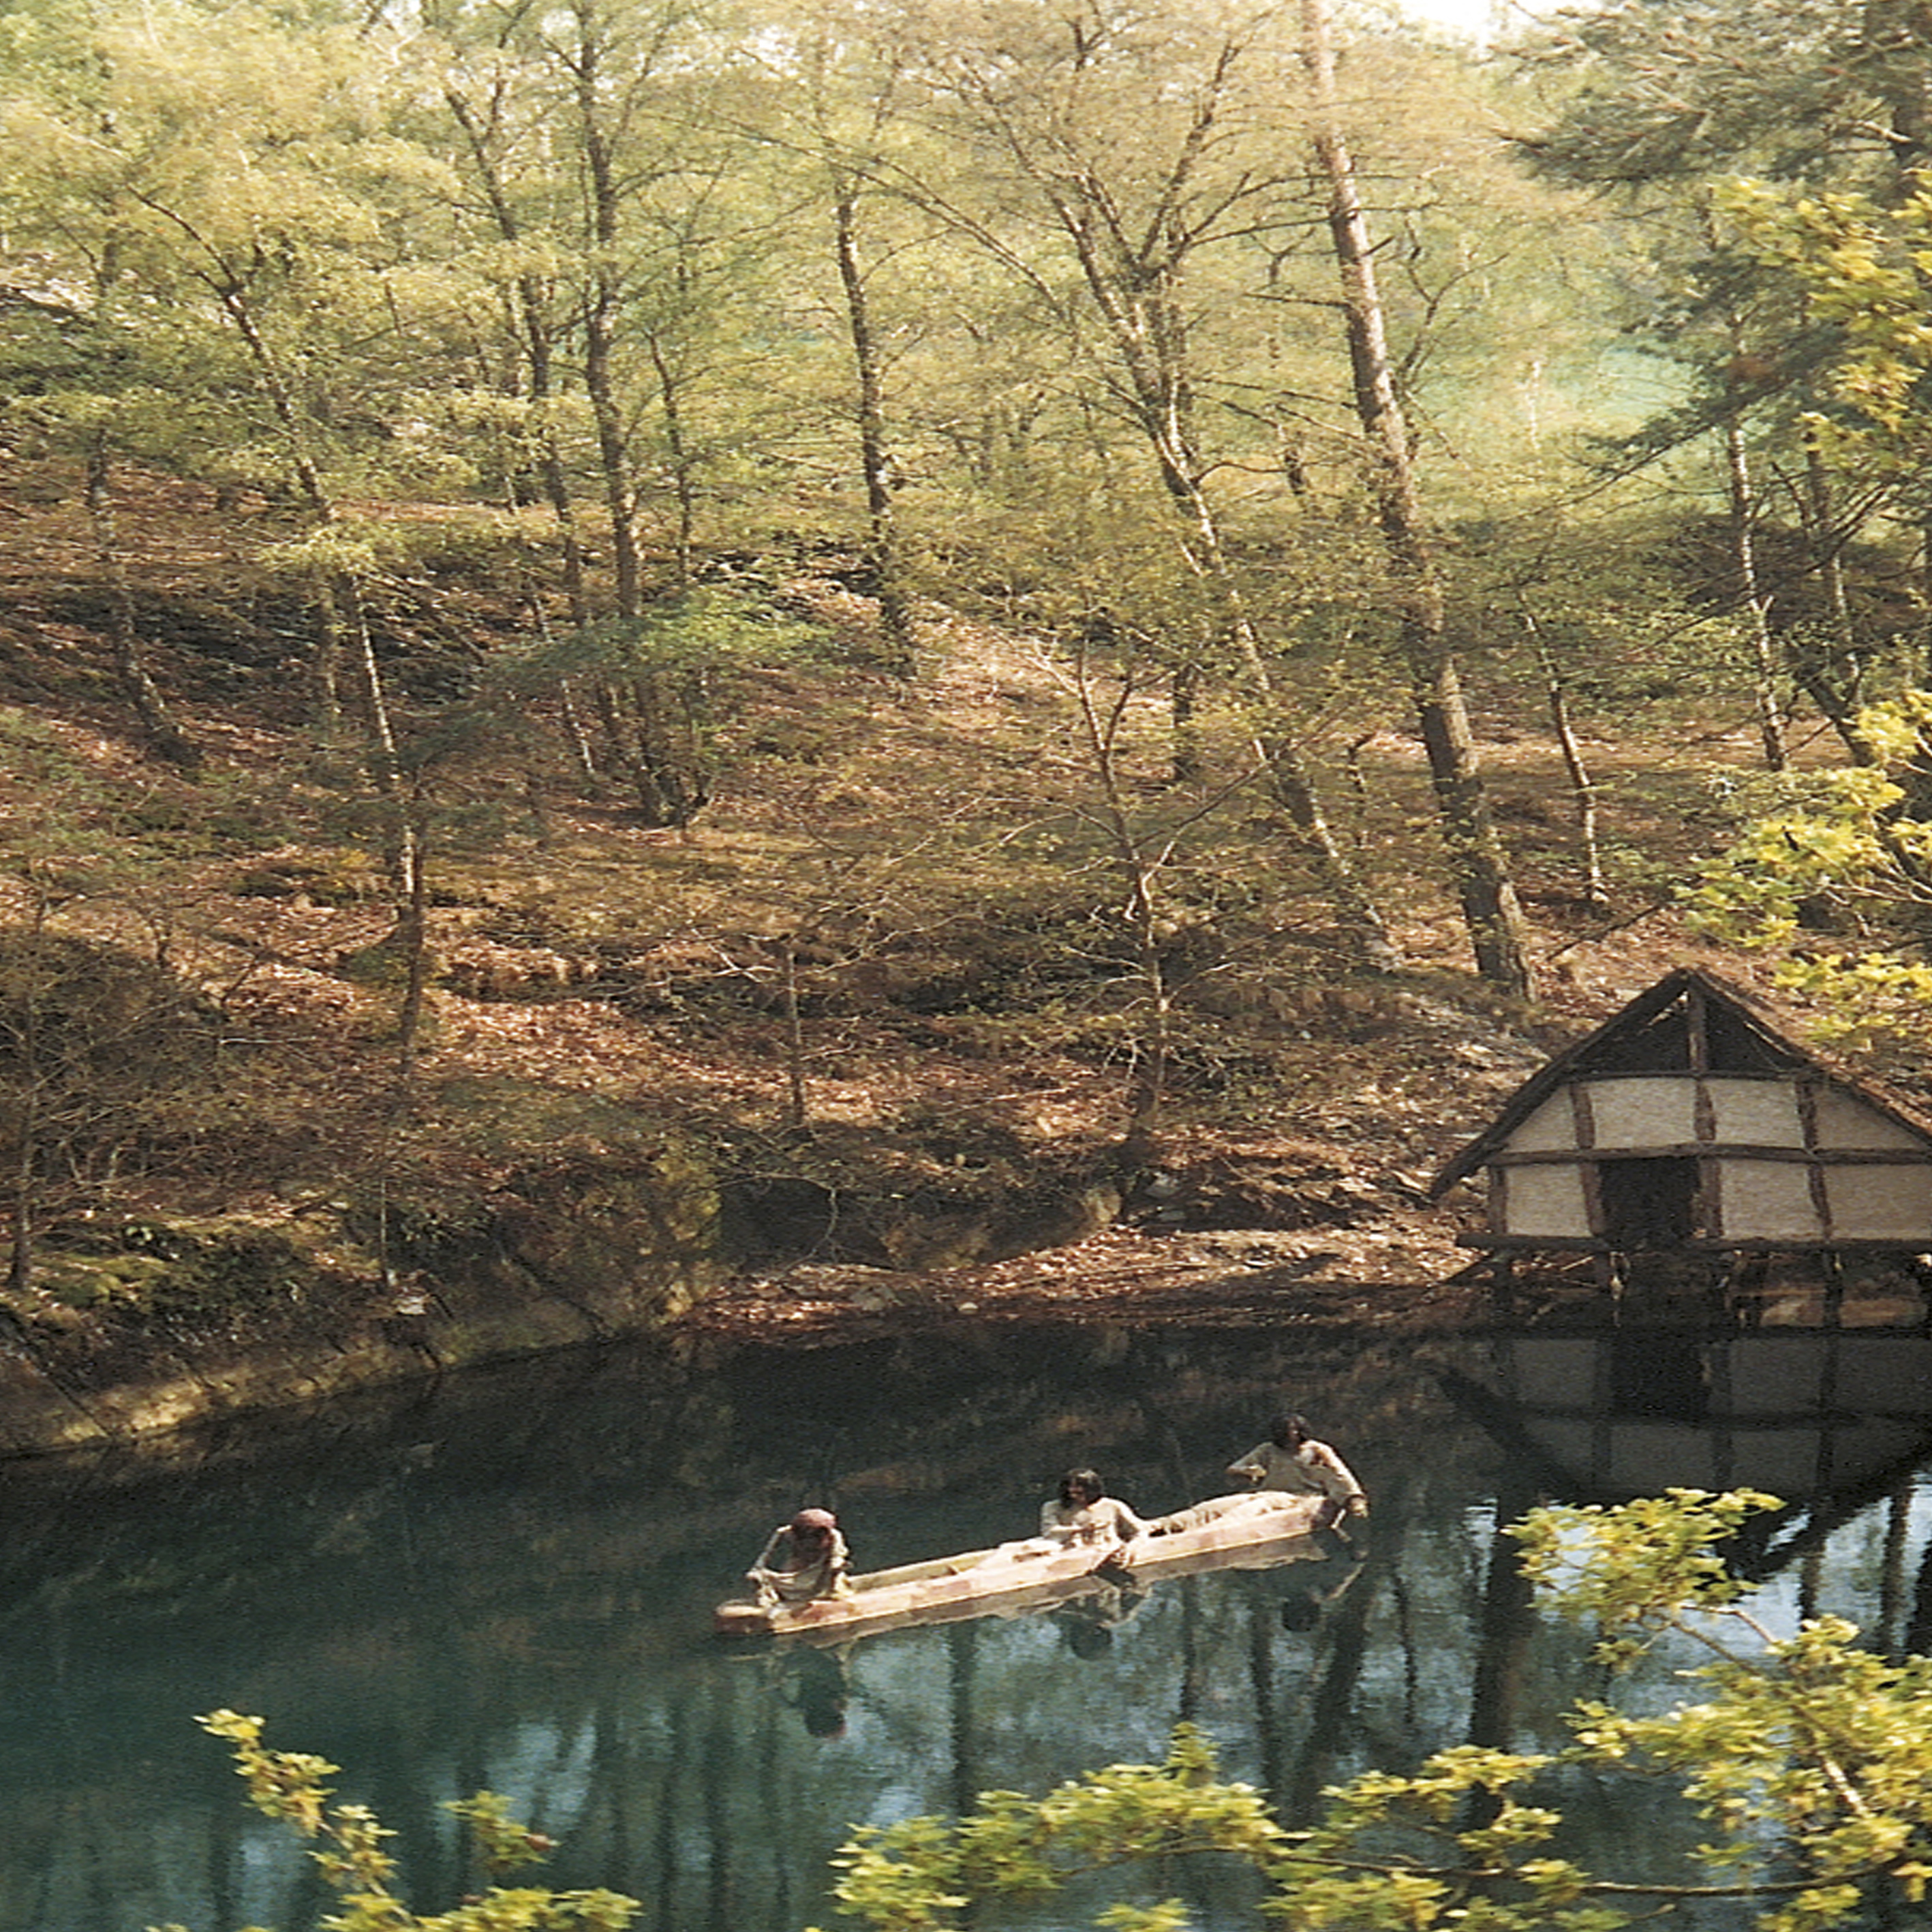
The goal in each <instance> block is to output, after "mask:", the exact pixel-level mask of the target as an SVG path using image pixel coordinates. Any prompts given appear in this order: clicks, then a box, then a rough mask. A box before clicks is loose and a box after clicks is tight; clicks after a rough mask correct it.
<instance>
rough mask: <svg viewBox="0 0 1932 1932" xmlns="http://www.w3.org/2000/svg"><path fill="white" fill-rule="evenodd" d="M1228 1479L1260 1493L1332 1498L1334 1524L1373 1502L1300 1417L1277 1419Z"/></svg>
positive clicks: (1330, 1517) (1232, 1468)
mask: <svg viewBox="0 0 1932 1932" xmlns="http://www.w3.org/2000/svg"><path fill="white" fill-rule="evenodd" d="M1228 1474H1229V1475H1231V1476H1232V1477H1234V1478H1235V1480H1236V1481H1239V1482H1244V1483H1247V1484H1250V1486H1251V1487H1253V1488H1254V1489H1256V1490H1286V1492H1287V1493H1289V1495H1290V1496H1326V1497H1327V1498H1328V1502H1329V1504H1330V1505H1331V1507H1330V1508H1329V1509H1328V1510H1327V1511H1325V1512H1324V1514H1325V1517H1326V1519H1327V1520H1328V1522H1330V1523H1334V1522H1335V1521H1336V1520H1337V1519H1338V1518H1340V1517H1344V1516H1367V1514H1368V1513H1369V1499H1368V1496H1367V1493H1366V1492H1365V1491H1364V1490H1363V1487H1362V1486H1361V1484H1360V1483H1358V1481H1356V1480H1355V1472H1354V1471H1353V1470H1352V1469H1350V1468H1349V1466H1348V1464H1347V1463H1345V1462H1343V1460H1342V1459H1341V1457H1340V1456H1338V1455H1337V1454H1336V1453H1335V1451H1334V1450H1333V1449H1331V1448H1329V1446H1328V1444H1327V1443H1325V1442H1316V1439H1314V1437H1313V1436H1311V1435H1310V1433H1308V1424H1307V1422H1306V1421H1304V1419H1303V1418H1301V1416H1299V1415H1292V1414H1289V1415H1278V1416H1277V1417H1276V1418H1275V1420H1274V1427H1273V1428H1272V1429H1271V1430H1269V1432H1268V1440H1267V1441H1266V1442H1258V1443H1256V1445H1255V1446H1254V1448H1252V1449H1250V1451H1248V1453H1247V1454H1246V1455H1245V1456H1238V1457H1235V1460H1234V1461H1233V1462H1232V1463H1229V1465H1228Z"/></svg>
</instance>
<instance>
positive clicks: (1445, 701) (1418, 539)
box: [1301, 0, 1535, 998]
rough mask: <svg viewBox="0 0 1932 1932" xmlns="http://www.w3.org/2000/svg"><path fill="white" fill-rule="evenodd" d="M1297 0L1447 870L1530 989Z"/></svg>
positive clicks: (1358, 208)
mask: <svg viewBox="0 0 1932 1932" xmlns="http://www.w3.org/2000/svg"><path fill="white" fill-rule="evenodd" d="M1301 59H1302V65H1303V67H1304V69H1305V71H1307V76H1308V84H1309V90H1310V104H1311V109H1312V114H1313V127H1312V128H1311V130H1310V133H1311V137H1312V139H1313V145H1314V149H1315V154H1316V162H1317V163H1318V165H1319V168H1320V169H1321V172H1322V176H1323V178H1324V179H1325V181H1326V183H1327V184H1328V233H1329V238H1330V241H1331V245H1332V246H1333V248H1334V254H1335V263H1336V267H1337V271H1338V272H1339V273H1340V278H1341V284H1342V315H1343V329H1344V332H1345V334H1346V337H1347V340H1348V346H1349V371H1350V374H1351V376H1352V378H1353V389H1354V394H1355V413H1356V416H1357V417H1358V419H1359V421H1360V422H1361V430H1362V437H1363V440H1364V444H1365V446H1366V448H1367V463H1368V471H1369V493H1370V497H1371V499H1373V502H1374V505H1375V514H1376V527H1377V529H1379V531H1380V532H1381V533H1382V544H1383V547H1384V550H1385V553H1386V555H1387V558H1388V570H1389V580H1390V585H1391V590H1392V592H1393V593H1394V598H1395V601H1396V604H1397V625H1398V628H1399V630H1400V635H1401V639H1402V652H1403V661H1404V663H1405V664H1406V667H1407V670H1408V673H1409V688H1410V692H1411V695H1412V699H1413V700H1414V703H1415V713H1416V719H1417V723H1418V727H1419V728H1420V730H1421V735H1422V742H1423V744H1424V748H1426V750H1427V753H1428V757H1429V771H1430V778H1431V779H1432V780H1433V783H1434V785H1435V788H1436V811H1437V814H1438V816H1439V818H1440V820H1441V823H1442V835H1443V842H1444V844H1445V847H1447V849H1448V856H1449V869H1450V873H1451V877H1453V878H1454V880H1455V883H1456V889H1457V896H1458V897H1459V898H1460V900H1461V901H1462V907H1463V922H1464V924H1465V925H1466V926H1467V927H1468V929H1469V935H1470V938H1471V940H1472V943H1473V944H1474V947H1475V955H1476V967H1477V971H1478V972H1479V973H1481V975H1482V977H1484V979H1486V980H1490V981H1491V982H1492V983H1493V984H1495V985H1496V986H1500V987H1502V989H1504V990H1505V992H1509V993H1512V994H1514V995H1517V997H1518V998H1528V997H1529V995H1530V994H1532V992H1534V991H1535V980H1534V977H1533V975H1532V971H1531V968H1530V960H1529V928H1528V926H1527V925H1526V922H1525V921H1524V919H1523V908H1522V906H1521V904H1520V902H1519V901H1518V900H1517V892H1516V885H1515V882H1514V880H1513V879H1512V878H1511V876H1510V870H1509V862H1508V858H1507V856H1505V853H1504V851H1503V847H1502V838H1501V837H1500V836H1499V834H1498V832H1497V830H1496V823H1495V820H1494V818H1493V816H1492V814H1491V813H1490V803H1489V796H1488V792H1487V788H1486V787H1485V785H1484V781H1483V776H1482V772H1481V766H1479V764H1478V760H1477V757H1476V748H1475V736H1474V733H1472V730H1471V728H1470V724H1469V706H1468V705H1467V703H1466V700H1464V697H1463V682H1462V673H1461V670H1460V666H1459V664H1458V662H1457V653H1456V651H1455V649H1454V647H1453V646H1452V644H1451V640H1450V637H1449V634H1448V621H1447V616H1446V613H1445V610H1444V607H1443V590H1442V576H1441V571H1440V568H1439V565H1438V564H1437V562H1436V556H1435V554H1434V552H1433V549H1432V548H1431V546H1430V541H1429V533H1428V529H1427V524H1426V522H1425V520H1424V513H1423V505H1422V496H1421V489H1420V487H1419V484H1418V477H1417V473H1416V465H1415V445H1414V440H1413V437H1412V433H1411V431H1410V428H1409V419H1408V416H1407V413H1406V410H1405V409H1404V407H1403V400H1402V397H1401V395H1400V392H1399V391H1398V389H1397V381H1396V373H1395V368H1394V362H1393V360H1392V358H1391V350H1390V347H1389V340H1388V322H1387V318H1386V317H1385V314H1384V311H1383V307H1382V292H1381V288H1380V285H1379V282H1378V280H1377V277H1376V243H1375V239H1374V236H1373V233H1372V231H1371V229H1370V225H1369V219H1368V211H1367V208H1365V207H1364V205H1363V201H1362V196H1361V186H1360V183H1359V181H1358V178H1357V175H1356V170H1355V158H1354V157H1353V155H1352V154H1351V152H1350V151H1349V141H1348V136H1347V133H1346V130H1345V127H1344V125H1343V115H1342V103H1341V97H1340V92H1339V90H1338V89H1337V83H1336V67H1335V49H1334V31H1333V28H1332V26H1331V22H1330V18H1329V12H1328V4H1327V0H1301Z"/></svg>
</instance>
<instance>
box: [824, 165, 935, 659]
mask: <svg viewBox="0 0 1932 1932" xmlns="http://www.w3.org/2000/svg"><path fill="white" fill-rule="evenodd" d="M832 214H833V220H834V223H835V242H836V246H837V250H838V282H839V286H840V287H841V289H842V290H844V295H845V321H846V326H847V331H848V332H849V333H850V336H851V338H852V359H853V368H854V369H855V371H856V374H857V377H858V386H859V396H858V401H859V466H860V469H861V471H862V473H863V475H864V478H865V566H866V569H867V571H868V573H869V574H870V575H871V579H872V583H873V587H874V593H875V595H877V598H878V600H879V622H880V625H881V627H882V628H883V630H884V631H885V634H886V652H887V655H888V656H889V660H890V662H891V667H892V669H893V670H895V671H896V672H898V674H899V675H900V676H902V677H910V676H911V675H912V672H913V664H914V650H915V646H916V638H915V637H914V634H913V619H912V606H911V604H910V601H909V600H908V599H907V596H906V594H905V584H904V568H903V565H902V561H901V556H900V554H899V543H898V523H897V520H896V517H895V504H894V501H893V483H892V468H893V466H892V453H891V452H890V450H889V448H888V447H887V445H886V404H885V372H884V368H883V360H882V359H881V357H880V353H879V344H878V338H877V334H876V333H875V332H874V329H873V326H872V311H871V297H870V295H869V293H868V290H867V287H866V283H865V267H864V265H863V263H862V262H861V261H860V260H859V178H858V176H857V175H856V173H854V172H852V171H850V169H841V170H840V171H839V172H838V175H837V179H836V184H835V188H834V191H833V196H832Z"/></svg>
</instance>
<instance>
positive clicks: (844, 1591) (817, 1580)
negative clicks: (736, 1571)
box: [745, 1509, 852, 1610]
mask: <svg viewBox="0 0 1932 1932" xmlns="http://www.w3.org/2000/svg"><path fill="white" fill-rule="evenodd" d="M850 1565H851V1557H850V1553H848V1552H847V1550H846V1547H845V1538H844V1536H843V1535H841V1533H840V1532H839V1528H838V1518H837V1517H835V1516H834V1515H833V1514H832V1512H831V1511H829V1510H823V1509H802V1510H800V1511H799V1513H798V1514H797V1515H796V1516H795V1517H793V1518H792V1520H790V1522H789V1523H780V1524H779V1525H778V1528H777V1529H775V1530H773V1531H772V1533H771V1535H770V1536H769V1537H768V1538H766V1542H765V1547H764V1548H763V1550H760V1552H759V1553H758V1560H757V1562H755V1563H754V1564H753V1565H751V1568H750V1569H748V1571H745V1582H746V1583H748V1584H750V1585H751V1588H752V1589H753V1590H754V1592H756V1593H757V1600H758V1607H759V1609H760V1610H776V1609H777V1608H778V1606H779V1605H780V1604H808V1603H810V1602H811V1601H813V1599H814V1598H818V1597H849V1596H850V1595H851V1594H852V1586H851V1585H850V1584H849V1583H847V1582H846V1580H845V1572H846V1571H847V1569H848V1568H850Z"/></svg>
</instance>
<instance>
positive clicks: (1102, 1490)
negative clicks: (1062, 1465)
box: [1060, 1469, 1107, 1503]
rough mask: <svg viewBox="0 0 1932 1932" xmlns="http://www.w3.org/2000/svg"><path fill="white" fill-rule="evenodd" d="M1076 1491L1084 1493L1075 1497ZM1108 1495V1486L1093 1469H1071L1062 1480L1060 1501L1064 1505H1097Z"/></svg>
mask: <svg viewBox="0 0 1932 1932" xmlns="http://www.w3.org/2000/svg"><path fill="white" fill-rule="evenodd" d="M1075 1490H1079V1491H1081V1492H1082V1493H1081V1494H1080V1495H1079V1496H1078V1497H1076V1496H1075V1495H1074V1491H1075ZM1106 1493H1107V1489H1106V1484H1104V1483H1103V1482H1102V1481H1101V1480H1100V1476H1099V1475H1098V1473H1097V1472H1095V1471H1094V1470H1092V1469H1069V1470H1068V1471H1067V1473H1066V1475H1064V1476H1062V1477H1061V1479H1060V1500H1061V1502H1064V1503H1070V1502H1081V1503H1097V1502H1099V1501H1100V1499H1101V1498H1102V1497H1103V1496H1105V1495H1106Z"/></svg>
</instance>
